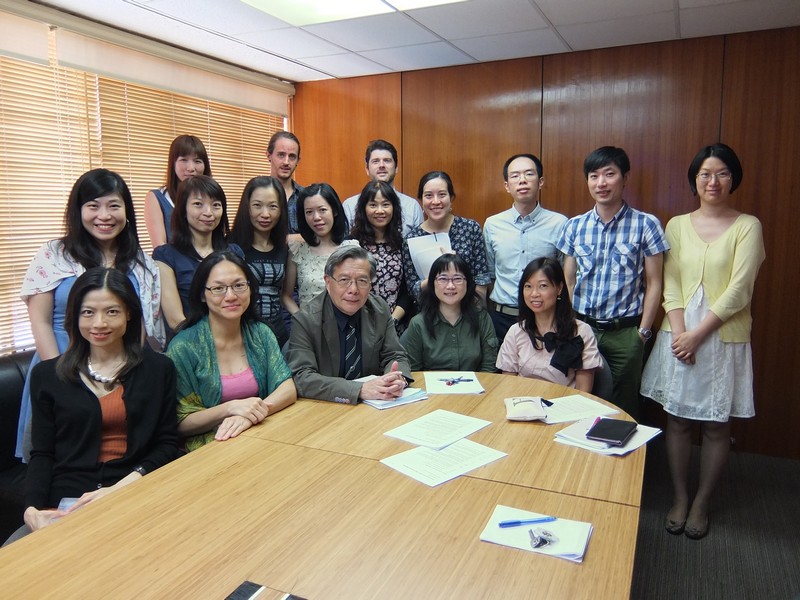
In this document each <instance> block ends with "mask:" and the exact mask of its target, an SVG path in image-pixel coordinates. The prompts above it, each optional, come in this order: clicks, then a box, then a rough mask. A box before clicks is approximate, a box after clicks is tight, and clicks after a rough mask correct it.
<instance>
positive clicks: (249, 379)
mask: <svg viewBox="0 0 800 600" xmlns="http://www.w3.org/2000/svg"><path fill="white" fill-rule="evenodd" d="M253 396H258V382H257V381H256V378H255V375H253V369H251V368H250V367H247V369H245V370H244V371H242V372H241V373H234V374H233V375H223V376H222V402H228V401H229V400H241V399H242V398H252V397H253Z"/></svg>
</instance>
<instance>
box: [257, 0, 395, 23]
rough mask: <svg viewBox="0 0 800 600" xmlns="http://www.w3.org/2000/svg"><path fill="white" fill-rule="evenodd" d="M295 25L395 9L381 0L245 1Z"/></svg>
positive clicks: (366, 15) (340, 19)
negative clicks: (342, 0) (341, 0)
mask: <svg viewBox="0 0 800 600" xmlns="http://www.w3.org/2000/svg"><path fill="white" fill-rule="evenodd" d="M243 2H245V3H246V4H249V5H250V6H253V7H255V8H257V9H258V10H260V11H263V12H265V13H267V14H270V15H272V16H273V17H276V18H278V19H280V20H282V21H286V22H287V23H290V24H292V25H294V26H295V27H302V26H304V25H313V24H315V23H328V22H330V21H343V20H344V19H355V18H357V17H368V16H371V15H380V14H383V13H390V12H394V10H392V7H391V6H388V5H386V4H384V3H383V2H381V0H346V1H345V2H337V1H333V0H243Z"/></svg>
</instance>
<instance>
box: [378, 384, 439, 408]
mask: <svg viewBox="0 0 800 600" xmlns="http://www.w3.org/2000/svg"><path fill="white" fill-rule="evenodd" d="M427 399H428V394H427V393H426V392H425V390H421V389H419V388H412V387H408V388H406V389H404V390H403V395H402V396H400V397H399V398H395V399H394V400H364V404H368V405H370V406H372V407H374V408H377V409H378V410H383V409H384V408H394V407H395V406H402V405H403V404H411V403H412V402H419V401H420V400H427Z"/></svg>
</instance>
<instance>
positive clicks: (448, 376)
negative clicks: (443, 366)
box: [425, 371, 486, 394]
mask: <svg viewBox="0 0 800 600" xmlns="http://www.w3.org/2000/svg"><path fill="white" fill-rule="evenodd" d="M425 387H426V388H427V390H428V393H429V394H482V393H483V392H484V391H486V390H484V389H483V386H482V385H481V382H480V381H478V377H477V376H476V375H475V373H473V372H472V371H426V372H425Z"/></svg>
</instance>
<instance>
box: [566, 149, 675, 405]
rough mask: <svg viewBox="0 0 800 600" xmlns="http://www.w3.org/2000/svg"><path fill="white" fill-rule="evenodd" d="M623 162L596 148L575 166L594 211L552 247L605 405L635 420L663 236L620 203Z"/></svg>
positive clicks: (657, 296)
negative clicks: (589, 341)
mask: <svg viewBox="0 0 800 600" xmlns="http://www.w3.org/2000/svg"><path fill="white" fill-rule="evenodd" d="M630 168H631V167H630V160H629V159H628V155H627V154H626V153H625V151H624V150H623V149H622V148H615V147H613V146H604V147H602V148H598V149H597V150H595V151H594V152H592V153H591V154H589V156H587V157H586V160H585V161H584V163H583V174H584V176H585V177H586V181H587V183H588V186H589V193H590V194H591V195H592V198H593V199H594V201H595V206H594V208H593V209H592V210H590V211H589V212H587V213H585V214H582V215H579V216H577V217H573V218H572V219H570V220H569V221H567V223H566V224H565V225H564V229H563V230H562V232H561V237H560V239H559V241H558V243H557V244H556V245H557V246H558V249H559V250H560V251H561V252H563V253H564V255H565V260H564V274H565V276H566V280H567V285H568V287H569V290H570V293H571V294H572V302H573V306H574V308H575V312H576V313H577V317H578V318H579V319H580V320H582V321H584V322H586V323H588V324H589V325H591V326H592V329H593V330H594V333H595V336H596V337H597V344H598V346H599V348H600V352H601V353H602V354H603V356H604V357H605V359H606V361H607V362H608V364H609V367H610V368H611V374H612V376H613V379H614V395H613V398H612V401H613V402H614V404H616V405H617V406H619V407H620V408H622V409H623V410H624V411H625V412H627V413H628V414H630V415H631V416H632V417H633V418H635V419H637V420H638V419H639V416H640V412H641V411H640V400H639V384H640V381H641V377H642V360H643V354H644V344H645V342H646V341H647V340H649V339H650V337H651V336H652V335H653V333H652V329H651V327H652V325H653V320H654V319H655V316H656V312H657V311H658V307H659V304H660V303H661V268H662V265H663V262H664V261H663V258H664V257H663V253H664V252H666V251H667V250H669V244H668V243H667V240H666V238H665V237H664V230H663V229H662V228H661V224H660V223H659V221H658V219H657V218H656V217H654V216H653V215H650V214H647V213H644V212H641V211H638V210H636V209H635V208H631V207H630V206H629V205H628V203H627V202H625V200H624V199H623V197H622V196H623V191H624V189H625V184H626V183H627V181H628V175H629V172H630Z"/></svg>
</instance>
